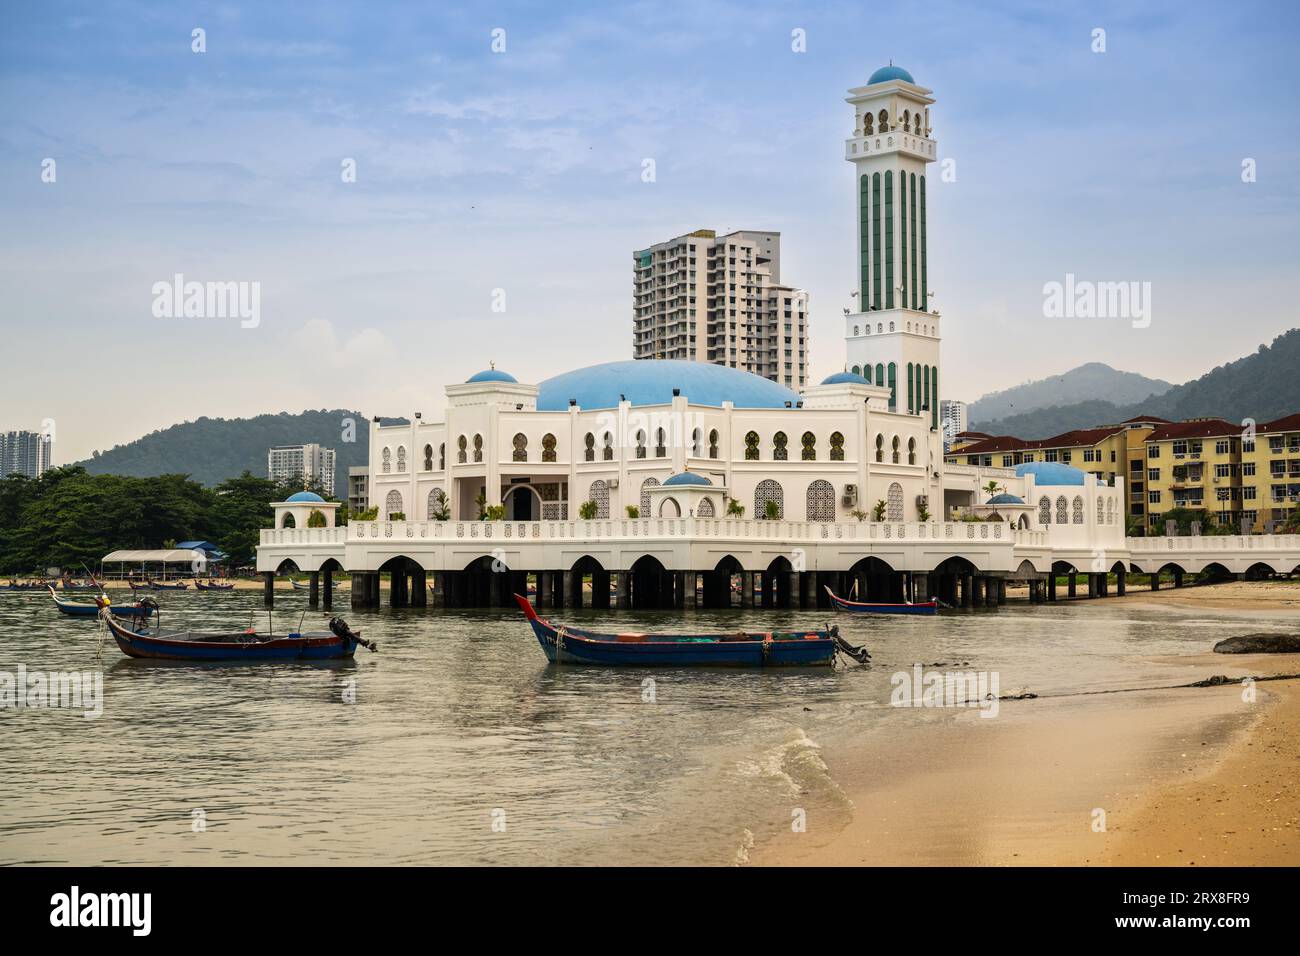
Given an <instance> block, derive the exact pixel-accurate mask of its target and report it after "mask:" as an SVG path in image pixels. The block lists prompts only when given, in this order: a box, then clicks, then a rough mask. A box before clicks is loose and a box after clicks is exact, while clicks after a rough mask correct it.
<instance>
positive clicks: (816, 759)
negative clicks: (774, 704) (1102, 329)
mask: <svg viewBox="0 0 1300 956" xmlns="http://www.w3.org/2000/svg"><path fill="white" fill-rule="evenodd" d="M736 772H737V773H739V774H740V775H741V776H742V777H749V778H751V779H754V778H756V779H762V780H773V781H776V782H777V783H779V784H781V785H782V786H783V787H784V788H785V789H786V791H787V792H788V793H789V794H802V793H807V792H809V791H815V792H821V793H826V792H829V793H830V794H832V795H833V796H834V797H836V798H838V799H846V798H845V795H844V792H843V791H842V790H840V788H839V785H838V784H836V783H835V781H834V780H832V779H831V774H830V768H828V767H827V766H826V761H825V760H823V759H822V748H821V745H820V744H819V743H817V741H815V740H813V739H812V738H811V737H809V736H808V734H807V733H806V732H805V731H804V729H803V728H802V727H797V728H795V730H794V732H793V734H792V736H791V737H790V739H789V740H786V741H784V742H783V743H780V744H777V745H776V746H775V747H772V748H771V749H769V750H766V751H764V752H763V753H761V754H760V755H759V756H758V757H757V758H755V759H753V760H738V761H736Z"/></svg>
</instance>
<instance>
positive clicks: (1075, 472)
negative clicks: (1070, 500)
mask: <svg viewBox="0 0 1300 956" xmlns="http://www.w3.org/2000/svg"><path fill="white" fill-rule="evenodd" d="M1025 475H1033V476H1034V484H1036V485H1039V486H1040V487H1041V486H1045V485H1081V484H1083V475H1084V473H1083V471H1081V470H1080V469H1078V468H1075V467H1074V466H1073V465H1062V464H1061V463H1060V462H1055V461H1027V462H1025V463H1024V464H1023V465H1016V477H1017V478H1023V477H1024V476H1025Z"/></svg>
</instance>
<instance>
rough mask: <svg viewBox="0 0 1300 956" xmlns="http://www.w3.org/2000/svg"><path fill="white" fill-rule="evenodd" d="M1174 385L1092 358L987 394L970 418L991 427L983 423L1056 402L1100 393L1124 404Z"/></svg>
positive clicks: (974, 406) (974, 404)
mask: <svg viewBox="0 0 1300 956" xmlns="http://www.w3.org/2000/svg"><path fill="white" fill-rule="evenodd" d="M1171 388H1173V385H1171V384H1170V383H1169V382H1166V381H1163V380H1161V379H1158V378H1147V377H1146V376H1145V375H1139V374H1137V373H1136V372H1121V371H1119V370H1118V369H1113V368H1111V367H1110V366H1109V365H1105V364H1103V363H1101V362H1089V363H1087V364H1086V365H1080V366H1079V367H1078V368H1072V369H1070V371H1068V372H1064V373H1063V374H1061V375H1052V376H1049V377H1048V378H1043V379H1038V380H1037V381H1034V382H1026V383H1025V384H1024V385H1016V386H1014V387H1013V388H1008V389H1003V390H1002V391H1000V392H990V393H989V394H988V395H985V396H984V397H982V398H980V399H978V400H977V401H975V402H972V403H971V406H970V409H969V418H970V422H971V427H972V428H977V429H979V430H980V431H987V430H988V429H986V428H984V427H982V425H981V424H980V423H983V422H988V421H994V420H996V419H999V418H1006V417H1008V416H1010V415H1023V414H1024V413H1025V412H1032V411H1037V410H1038V409H1040V408H1050V407H1052V406H1057V405H1073V404H1074V403H1075V402H1085V401H1088V400H1090V399H1094V398H1097V397H1098V396H1105V398H1106V399H1107V400H1108V401H1110V402H1114V403H1115V404H1119V405H1125V404H1129V403H1131V402H1140V401H1141V400H1142V399H1144V398H1146V397H1147V396H1148V395H1160V394H1163V393H1164V392H1167V391H1169V389H1171Z"/></svg>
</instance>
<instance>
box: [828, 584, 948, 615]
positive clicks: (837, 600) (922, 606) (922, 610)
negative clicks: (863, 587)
mask: <svg viewBox="0 0 1300 956" xmlns="http://www.w3.org/2000/svg"><path fill="white" fill-rule="evenodd" d="M826 593H827V594H829V595H830V596H831V605H832V606H833V607H834V608H835V609H836V610H838V611H849V612H851V613H853V614H937V613H939V602H938V601H935V600H930V601H918V602H917V603H915V604H883V603H880V602H878V601H876V602H873V601H850V600H849V599H848V598H842V597H840V596H839V595H838V594H836V593H835V592H834V591H832V590H831V589H830V588H827V589H826Z"/></svg>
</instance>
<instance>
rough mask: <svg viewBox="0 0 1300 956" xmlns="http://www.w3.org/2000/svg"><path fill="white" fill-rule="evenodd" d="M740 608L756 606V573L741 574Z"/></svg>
mask: <svg viewBox="0 0 1300 956" xmlns="http://www.w3.org/2000/svg"><path fill="white" fill-rule="evenodd" d="M740 606H741V607H744V608H751V607H753V606H754V572H753V571H741V572H740Z"/></svg>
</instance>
